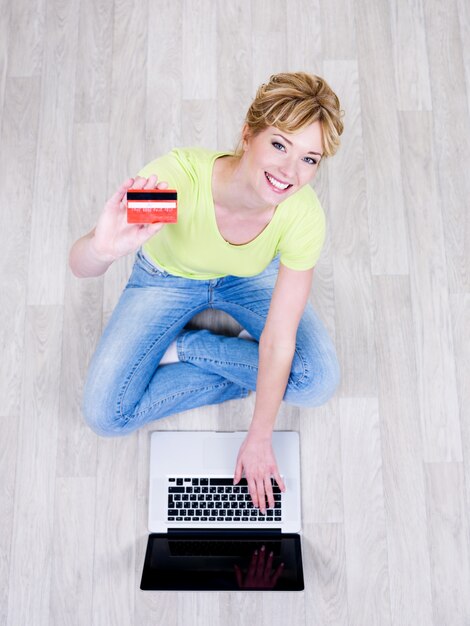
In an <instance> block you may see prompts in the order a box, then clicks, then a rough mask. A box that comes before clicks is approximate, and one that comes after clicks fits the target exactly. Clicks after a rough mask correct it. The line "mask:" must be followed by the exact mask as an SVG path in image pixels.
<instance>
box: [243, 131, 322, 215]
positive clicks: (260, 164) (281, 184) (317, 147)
mask: <svg viewBox="0 0 470 626" xmlns="http://www.w3.org/2000/svg"><path fill="white" fill-rule="evenodd" d="M243 149H244V155H243V157H242V158H243V159H244V160H245V163H246V165H247V166H248V167H247V171H248V172H249V177H250V184H251V186H253V188H254V189H256V191H257V193H258V194H259V195H260V196H261V197H262V198H263V200H264V201H266V202H268V203H269V204H270V205H273V204H275V205H277V204H278V203H279V202H282V200H285V199H286V198H287V197H289V196H291V195H292V194H293V193H295V192H296V191H298V189H300V187H303V186H304V185H306V184H307V183H309V182H310V181H311V180H312V179H313V177H314V176H315V174H316V172H317V169H318V164H319V162H320V158H321V156H322V154H323V146H322V132H321V126H320V122H314V123H313V124H310V126H307V127H306V128H304V129H303V130H301V131H299V132H297V133H287V132H285V131H283V130H279V129H278V128H276V127H275V126H268V127H267V128H265V129H264V130H263V131H261V132H260V133H259V134H258V135H256V136H254V137H251V136H247V135H246V134H245V140H244V142H243Z"/></svg>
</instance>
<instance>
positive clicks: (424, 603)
mask: <svg viewBox="0 0 470 626" xmlns="http://www.w3.org/2000/svg"><path fill="white" fill-rule="evenodd" d="M411 298H412V295H410V286H409V281H408V278H407V277H405V276H380V277H375V278H374V301H375V303H376V304H375V336H376V338H377V374H378V380H379V408H380V432H381V442H382V460H383V470H382V471H383V483H384V497H385V513H386V525H387V544H388V569H389V579H390V602H391V613H392V623H393V624H400V625H402V624H403V626H408V625H409V626H413V625H414V624H431V623H432V594H431V573H430V569H429V551H428V550H429V545H428V541H427V518H426V490H425V481H424V471H423V456H424V444H423V439H424V433H422V429H421V428H420V419H419V400H418V393H417V390H418V386H419V385H418V376H417V368H416V360H415V352H414V346H413V319H412V314H411Z"/></svg>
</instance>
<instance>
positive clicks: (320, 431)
mask: <svg viewBox="0 0 470 626" xmlns="http://www.w3.org/2000/svg"><path fill="white" fill-rule="evenodd" d="M300 414H301V419H300V450H301V456H300V459H301V477H302V520H303V522H304V524H320V523H329V524H332V523H341V522H343V519H344V517H343V490H342V475H341V434H340V418H339V408H338V399H337V398H334V399H333V400H331V401H330V402H328V403H327V404H325V405H323V406H321V407H317V408H314V409H306V408H302V409H300Z"/></svg>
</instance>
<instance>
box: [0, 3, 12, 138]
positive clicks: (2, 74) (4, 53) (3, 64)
mask: <svg viewBox="0 0 470 626" xmlns="http://www.w3.org/2000/svg"><path fill="white" fill-rule="evenodd" d="M0 11H1V15H3V19H2V20H0V128H1V127H2V119H3V101H4V97H5V83H6V79H7V71H8V46H9V43H10V36H11V35H10V13H11V2H10V1H9V0H0Z"/></svg>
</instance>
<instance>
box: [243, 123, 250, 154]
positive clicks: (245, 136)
mask: <svg viewBox="0 0 470 626" xmlns="http://www.w3.org/2000/svg"><path fill="white" fill-rule="evenodd" d="M250 135H251V133H250V128H249V126H248V124H243V130H242V149H243V152H245V150H246V149H247V148H248V141H249V139H250Z"/></svg>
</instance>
